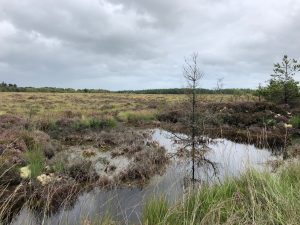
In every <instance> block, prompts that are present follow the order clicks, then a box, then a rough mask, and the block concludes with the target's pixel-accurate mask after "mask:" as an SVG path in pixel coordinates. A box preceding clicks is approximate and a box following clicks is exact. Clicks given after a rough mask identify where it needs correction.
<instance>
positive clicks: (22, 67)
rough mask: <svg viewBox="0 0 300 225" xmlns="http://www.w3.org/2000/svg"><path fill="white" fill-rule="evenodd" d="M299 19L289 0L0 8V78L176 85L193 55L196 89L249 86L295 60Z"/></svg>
mask: <svg viewBox="0 0 300 225" xmlns="http://www.w3.org/2000/svg"><path fill="white" fill-rule="evenodd" d="M299 21H300V1H298V0H287V1H280V0H265V1H259V0H243V1H240V0H226V1H225V0H186V1H180V0H164V1H161V0H151V1H150V0H64V1H58V0H43V1H37V0H22V1H20V0H10V1H7V0H0V80H4V81H7V82H11V83H17V84H18V85H20V86H57V87H73V88H105V89H110V90H121V89H147V88H170V87H182V86H184V79H183V78H182V64H183V62H184V57H186V56H189V55H190V54H191V53H192V52H198V53H199V62H200V64H201V67H202V69H203V71H204V73H205V77H204V78H203V80H202V87H205V88H214V87H215V86H216V82H217V79H218V78H220V77H224V84H225V87H244V88H246V87H250V88H253V87H256V86H257V85H258V83H260V82H262V83H263V82H264V81H265V80H267V79H268V77H269V75H270V74H271V73H272V65H273V63H274V62H277V61H280V59H281V58H282V56H283V55H284V54H288V55H289V56H291V57H293V58H296V59H300V52H299V49H300V42H299V40H300V23H299ZM296 79H297V80H300V77H299V75H297V77H296Z"/></svg>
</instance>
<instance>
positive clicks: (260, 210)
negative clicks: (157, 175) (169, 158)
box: [143, 163, 300, 225]
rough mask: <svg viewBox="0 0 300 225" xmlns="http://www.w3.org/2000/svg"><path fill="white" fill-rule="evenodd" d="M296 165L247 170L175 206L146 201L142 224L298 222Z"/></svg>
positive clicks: (299, 200)
mask: <svg viewBox="0 0 300 225" xmlns="http://www.w3.org/2000/svg"><path fill="white" fill-rule="evenodd" d="M299 190H300V164H299V163H298V164H292V165H289V166H288V167H286V168H284V169H282V170H281V171H280V172H278V173H277V174H271V173H267V172H265V173H258V172H256V171H248V172H247V173H246V174H244V175H243V176H242V177H240V178H238V179H229V180H227V181H226V182H225V183H224V184H222V185H215V186H213V187H209V186H204V187H202V188H201V189H200V190H198V191H195V192H193V193H190V194H187V196H186V197H185V199H184V200H182V201H181V202H179V203H178V204H177V205H175V206H172V207H171V206H169V205H168V203H167V201H166V200H164V199H163V198H159V199H152V200H150V201H148V203H147V204H146V207H145V210H144V214H143V221H144V224H148V225H152V224H153V225H154V224H299V221H300V214H299V211H300V192H299Z"/></svg>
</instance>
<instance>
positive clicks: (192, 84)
mask: <svg viewBox="0 0 300 225" xmlns="http://www.w3.org/2000/svg"><path fill="white" fill-rule="evenodd" d="M183 76H184V78H185V79H186V82H187V90H188V95H189V97H190V99H191V101H190V102H191V115H190V116H189V117H188V119H190V121H188V125H189V127H190V133H191V147H192V149H191V151H192V180H195V150H196V137H198V132H197V122H196V107H197V102H198V101H197V99H196V98H197V88H198V87H199V82H200V80H201V79H202V78H203V76H204V74H203V72H202V71H201V70H200V68H199V63H198V53H193V54H192V55H191V56H190V58H186V59H185V65H184V66H183Z"/></svg>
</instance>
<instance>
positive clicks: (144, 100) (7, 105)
mask: <svg viewBox="0 0 300 225" xmlns="http://www.w3.org/2000/svg"><path fill="white" fill-rule="evenodd" d="M185 97H186V96H185V95H172V94H170V95H160V94H127V93H126V94H119V93H96V94H94V93H5V92H1V93H0V99H1V101H0V115H1V114H14V115H18V116H25V117H27V118H30V119H36V118H40V119H43V120H45V119H48V120H51V119H53V120H56V119H57V118H61V117H74V116H76V117H82V116H85V117H97V116H106V117H109V116H117V115H118V114H119V113H120V112H128V111H147V110H150V111H155V110H159V109H160V108H161V107H162V106H164V105H165V104H166V103H168V104H176V103H178V102H181V101H182V100H183V99H184V98H185ZM221 99H222V101H223V102H233V101H253V100H254V99H255V97H253V96H233V95H222V96H221V95H200V100H201V101H203V102H220V101H221Z"/></svg>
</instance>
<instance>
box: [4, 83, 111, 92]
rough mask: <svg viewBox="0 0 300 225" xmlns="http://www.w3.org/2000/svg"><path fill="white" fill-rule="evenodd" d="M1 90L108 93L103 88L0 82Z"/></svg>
mask: <svg viewBox="0 0 300 225" xmlns="http://www.w3.org/2000/svg"><path fill="white" fill-rule="evenodd" d="M0 92H53V93H108V92H110V91H108V90H103V89H73V88H56V87H41V88H36V87H18V86H17V85H16V84H7V83H5V82H2V83H0Z"/></svg>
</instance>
